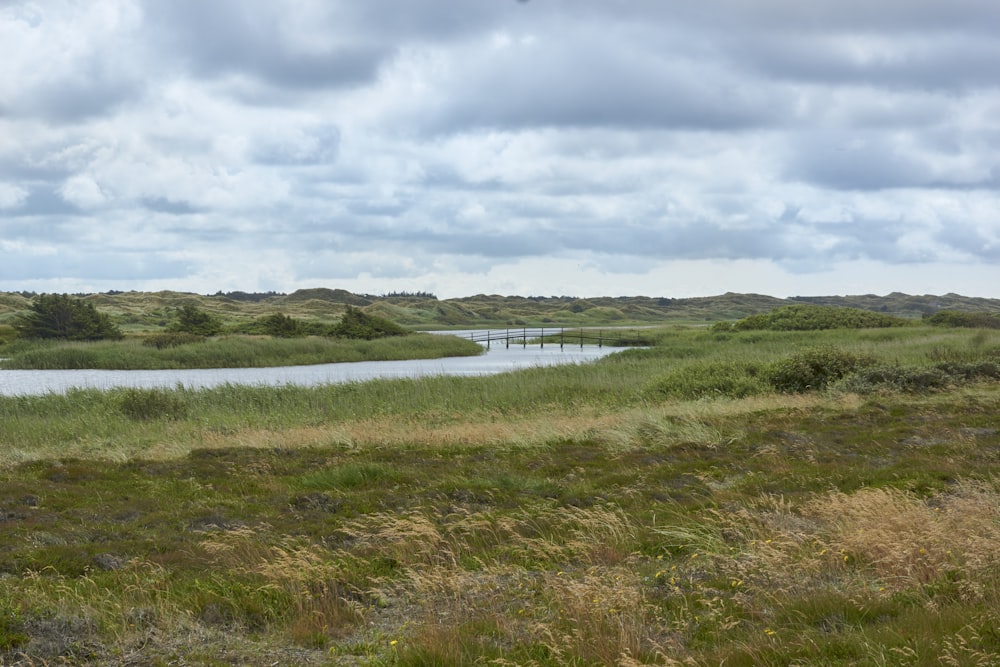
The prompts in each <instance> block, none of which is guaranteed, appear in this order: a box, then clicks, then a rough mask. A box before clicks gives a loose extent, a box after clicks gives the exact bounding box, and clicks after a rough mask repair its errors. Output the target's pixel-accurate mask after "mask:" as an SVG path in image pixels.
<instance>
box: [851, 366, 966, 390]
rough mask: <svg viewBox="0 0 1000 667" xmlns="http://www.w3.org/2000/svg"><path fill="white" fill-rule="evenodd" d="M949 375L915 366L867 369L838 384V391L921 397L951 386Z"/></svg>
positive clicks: (935, 369)
mask: <svg viewBox="0 0 1000 667" xmlns="http://www.w3.org/2000/svg"><path fill="white" fill-rule="evenodd" d="M950 382H951V377H950V376H949V375H948V373H946V372H944V371H942V370H941V369H938V368H919V367H915V366H872V367H870V368H863V369H861V370H859V371H857V372H855V373H852V374H851V375H848V376H846V377H844V378H843V379H842V380H840V381H838V382H836V383H835V385H834V388H835V389H837V390H838V391H844V392H849V393H853V394H873V393H876V392H879V391H903V392H908V393H917V392H922V391H931V390H934V389H940V388H942V387H945V386H947V385H948V384H950Z"/></svg>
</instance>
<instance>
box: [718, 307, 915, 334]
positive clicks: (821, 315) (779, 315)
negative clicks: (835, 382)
mask: <svg viewBox="0 0 1000 667" xmlns="http://www.w3.org/2000/svg"><path fill="white" fill-rule="evenodd" d="M909 324H910V321H909V320H904V319H903V318H901V317H893V316H892V315H884V314H882V313H875V312H872V311H870V310H862V309H860V308H836V307H833V306H811V305H795V306H782V307H781V308H775V309H774V310H772V311H771V312H768V313H762V314H760V315H751V316H750V317H746V318H743V319H742V320H739V321H737V322H733V323H731V324H729V323H723V322H719V323H716V324H715V325H713V326H712V330H713V331H717V332H726V331H752V330H759V329H766V330H770V331H820V330H824V329H882V328H887V327H901V326H909Z"/></svg>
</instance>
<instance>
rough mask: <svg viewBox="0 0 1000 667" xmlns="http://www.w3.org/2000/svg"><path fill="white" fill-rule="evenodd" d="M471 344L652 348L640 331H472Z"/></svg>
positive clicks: (556, 329)
mask: <svg viewBox="0 0 1000 667" xmlns="http://www.w3.org/2000/svg"><path fill="white" fill-rule="evenodd" d="M469 340H472V341H474V342H476V343H485V344H486V348H487V349H489V348H490V345H491V344H492V343H494V342H502V343H504V344H505V345H506V346H507V347H508V348H509V347H510V345H511V342H513V343H514V344H515V345H517V344H518V343H520V344H521V346H522V347H527V346H528V341H529V340H537V341H538V342H539V345H540V346H541V347H543V348H544V347H545V345H546V344H548V345H559V347H560V348H563V347H565V346H566V345H567V344H568V345H579V346H580V347H583V346H584V345H597V346H598V347H603V346H605V345H608V346H610V347H626V346H641V345H648V344H649V342H648V341H646V340H644V339H643V338H642V334H641V332H640V331H639V330H637V329H629V330H625V329H611V330H604V329H586V328H583V329H579V328H577V329H574V328H570V329H567V328H565V327H534V328H532V327H521V328H520V329H489V330H486V331H472V332H470V333H469Z"/></svg>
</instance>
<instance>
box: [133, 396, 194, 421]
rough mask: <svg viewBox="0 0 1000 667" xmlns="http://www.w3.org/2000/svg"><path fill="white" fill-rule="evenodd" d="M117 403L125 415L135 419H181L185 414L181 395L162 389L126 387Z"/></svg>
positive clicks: (184, 405) (185, 408)
mask: <svg viewBox="0 0 1000 667" xmlns="http://www.w3.org/2000/svg"><path fill="white" fill-rule="evenodd" d="M119 405H120V407H121V411H122V413H123V414H124V415H125V416H126V417H128V418H129V419H134V420H136V421H149V420H152V419H181V418H183V417H184V416H185V415H186V414H187V404H186V403H185V402H184V400H183V398H181V395H180V394H179V393H177V392H171V391H166V390H164V389H126V390H124V391H123V392H122V395H121V399H120V403H119Z"/></svg>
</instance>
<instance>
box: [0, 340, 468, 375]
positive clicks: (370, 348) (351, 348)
mask: <svg viewBox="0 0 1000 667" xmlns="http://www.w3.org/2000/svg"><path fill="white" fill-rule="evenodd" d="M481 352H482V348H481V347H480V346H479V345H478V344H476V343H472V342H471V341H467V340H463V339H461V338H456V337H452V336H438V335H430V334H420V335H412V336H403V337H392V338H382V339H377V340H370V341H369V340H348V339H339V338H320V337H309V338H290V339H289V338H269V337H250V336H226V337H222V338H215V339H209V340H201V341H197V342H188V343H186V344H181V345H176V346H166V347H160V348H158V347H155V346H147V345H143V343H142V341H141V339H139V338H133V339H128V340H125V341H98V342H89V343H65V342H58V343H52V342H31V343H24V342H21V343H17V344H15V345H12V346H10V347H9V348H7V349H5V351H4V355H5V357H7V360H6V361H5V362H3V364H4V367H5V368H21V369H38V370H48V369H81V368H101V369H108V370H153V369H178V368H251V367H266V366H294V365H305V364H322V363H337V362H350V361H380V360H387V359H394V360H399V359H404V360H405V359H434V358H440V357H447V356H470V355H476V354H480V353H481Z"/></svg>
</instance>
